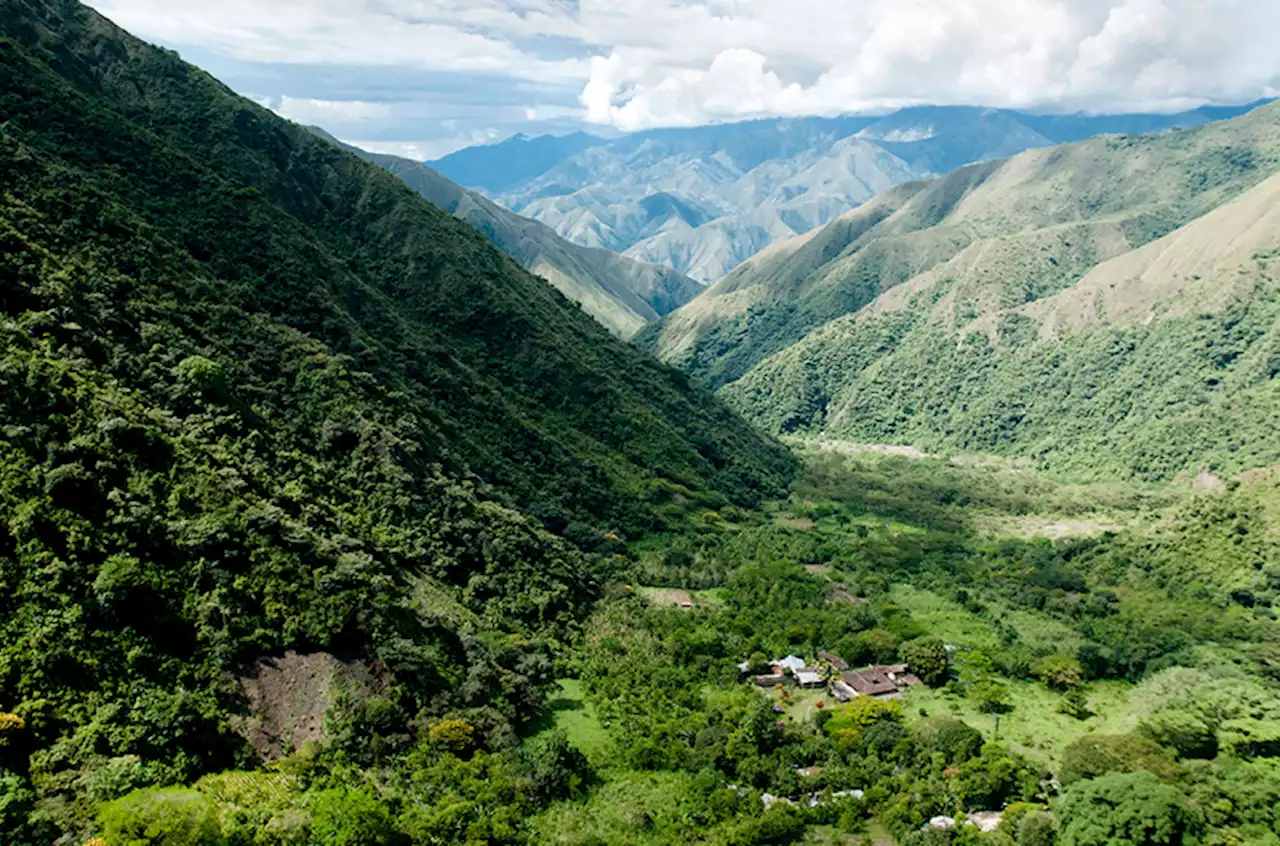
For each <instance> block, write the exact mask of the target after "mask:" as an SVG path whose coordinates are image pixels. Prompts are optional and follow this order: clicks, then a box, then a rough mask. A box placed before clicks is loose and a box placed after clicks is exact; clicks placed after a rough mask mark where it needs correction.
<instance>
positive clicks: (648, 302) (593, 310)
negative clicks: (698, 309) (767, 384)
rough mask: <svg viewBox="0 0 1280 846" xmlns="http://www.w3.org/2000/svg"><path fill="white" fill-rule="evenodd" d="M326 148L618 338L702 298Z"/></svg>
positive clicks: (435, 178)
mask: <svg viewBox="0 0 1280 846" xmlns="http://www.w3.org/2000/svg"><path fill="white" fill-rule="evenodd" d="M320 134H321V135H324V133H323V132H321V133H320ZM324 137H326V138H328V137H329V136H327V135H325V136H324ZM329 140H331V141H333V142H334V143H335V144H339V145H340V146H343V147H344V148H345V149H347V150H349V151H350V152H351V153H353V154H355V155H357V156H359V157H360V158H362V159H364V160H365V161H370V162H373V163H374V164H376V165H378V166H379V167H381V168H384V169H386V170H387V171H389V172H391V173H393V174H395V175H396V176H398V177H399V178H401V179H403V180H404V182H405V184H407V185H408V186H409V187H410V188H412V189H413V190H415V191H417V192H418V193H419V194H421V195H422V196H424V197H426V198H427V199H428V200H430V201H431V203H432V204H434V205H435V206H437V207H439V208H441V209H444V210H445V211H447V212H449V213H450V214H452V215H455V216H457V217H459V218H461V219H462V220H465V221H467V222H468V223H470V224H471V225H472V226H474V227H475V228H476V229H479V230H480V231H481V232H483V233H484V234H485V235H486V236H488V238H489V239H490V240H491V241H493V243H494V244H495V245H496V246H497V247H498V249H500V250H502V251H503V252H504V253H506V254H507V255H509V256H511V257H512V258H514V259H515V260H516V261H518V262H520V263H521V264H522V265H524V266H525V267H527V268H529V270H531V271H532V272H534V273H536V274H538V275H539V276H542V277H545V278H546V280H547V281H548V282H550V283H551V284H552V285H554V286H555V287H556V289H557V290H559V291H560V293H562V294H564V295H565V296H566V297H568V298H569V299H570V300H571V301H573V302H575V303H579V304H580V305H581V306H582V308H583V310H584V311H586V312H587V313H588V314H590V315H591V316H593V317H594V318H595V319H596V320H599V321H600V322H601V323H602V324H603V325H604V326H606V327H607V328H608V329H609V330H610V331H611V332H613V333H614V334H616V335H619V336H620V337H623V338H630V337H631V336H632V335H634V334H635V333H636V332H637V331H638V330H639V329H640V327H642V326H644V325H645V323H647V322H649V321H651V320H657V319H658V318H659V317H660V316H661V315H664V314H668V313H669V312H671V311H672V310H674V309H676V308H679V307H680V306H682V305H684V304H685V303H687V302H688V301H689V300H691V299H693V298H694V297H695V296H697V295H698V294H699V293H701V291H702V286H701V285H700V284H698V283H697V282H695V281H693V280H692V279H690V278H689V277H688V276H685V275H684V274H682V273H677V272H676V271H674V270H671V269H670V268H668V267H664V266H661V265H657V264H648V263H646V262H642V261H637V260H635V259H631V258H627V257H626V256H622V255H618V254H617V253H613V252H610V251H609V250H604V249H600V248H596V247H583V246H580V245H578V244H574V243H572V242H570V241H567V240H565V239H564V238H561V237H560V236H559V235H557V234H556V232H555V230H553V229H552V228H551V227H549V226H547V225H546V224H544V223H539V222H538V221H536V220H530V219H529V218H526V217H521V216H520V215H518V214H516V213H515V212H512V211H508V210H507V209H504V208H503V207H502V206H499V205H498V204H497V203H494V202H491V201H490V200H488V199H486V198H485V197H484V196H482V195H480V194H477V193H475V192H473V191H468V190H467V189H465V188H462V187H460V186H458V185H455V184H454V183H452V182H450V181H449V180H448V179H445V178H444V177H443V176H441V175H440V174H439V173H437V172H436V171H434V170H432V169H431V168H430V167H427V166H426V165H424V164H422V163H420V162H415V161H410V160H409V159H402V158H398V157H396V156H387V155H381V154H378V153H369V152H366V151H364V150H360V149H357V148H355V147H349V146H346V145H341V144H340V142H338V141H337V140H335V139H333V138H329Z"/></svg>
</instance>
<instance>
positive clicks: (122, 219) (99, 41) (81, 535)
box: [0, 0, 795, 843]
mask: <svg viewBox="0 0 1280 846" xmlns="http://www.w3.org/2000/svg"><path fill="white" fill-rule="evenodd" d="M0 38H3V50H0V82H2V84H0V104H2V109H3V114H4V115H5V122H4V124H3V126H2V127H0V146H3V156H2V157H0V162H2V164H0V174H2V177H0V179H2V182H0V239H2V240H3V249H2V250H0V316H2V318H3V319H2V320H0V345H2V346H0V350H2V352H0V423H2V425H3V429H2V430H0V431H2V432H3V437H2V438H0V456H2V459H0V632H2V633H3V643H2V644H0V690H2V691H3V699H4V702H3V703H2V704H0V710H3V711H4V713H5V714H6V715H12V717H13V719H14V720H16V721H18V722H17V723H15V725H20V726H21V731H20V732H19V733H18V736H17V737H16V738H9V737H7V735H6V738H5V740H6V742H5V749H4V750H2V753H3V755H4V756H5V761H4V766H5V768H6V771H7V772H9V773H19V774H22V775H18V776H14V778H17V779H18V781H16V782H12V783H11V782H10V781H9V779H10V778H11V777H10V776H8V775H6V776H5V778H6V781H5V785H6V794H5V796H6V799H5V803H4V807H5V810H4V811H3V814H4V819H5V826H4V828H5V829H6V830H8V831H12V830H13V829H12V826H13V824H14V823H15V821H18V820H24V819H26V818H27V817H28V815H29V814H30V819H31V820H32V822H31V825H32V826H33V827H32V828H30V830H29V831H28V833H27V834H25V835H22V837H23V838H24V839H23V840H18V841H17V842H26V840H25V839H26V838H29V839H30V841H31V842H38V843H46V842H49V840H51V839H52V837H53V834H51V832H53V833H54V834H56V833H57V831H58V830H64V831H73V830H74V826H78V825H81V824H83V823H84V821H85V820H88V819H90V818H92V816H93V814H94V813H95V811H94V807H95V804H94V803H95V802H96V801H97V800H98V799H100V798H101V797H103V796H106V795H113V794H114V793H118V792H119V789H120V788H121V787H122V786H127V785H132V784H141V783H180V782H187V781H190V780H192V779H194V778H197V777H199V776H200V775H202V774H204V773H208V772H213V771H217V770H221V769H224V768H226V767H228V766H232V765H235V764H237V763H246V762H248V761H249V759H250V758H249V756H251V755H252V754H253V752H252V749H251V747H250V746H249V745H248V744H247V743H246V742H245V741H244V740H243V739H242V738H241V737H240V736H238V735H236V734H235V733H233V732H232V731H231V730H230V729H229V725H230V722H229V718H230V715H232V714H234V713H237V712H243V711H244V708H245V705H244V702H243V701H242V695H241V693H240V691H239V689H238V688H237V686H236V684H235V683H234V678H235V674H236V672H237V671H238V668H241V667H244V666H246V665H248V664H251V663H252V662H253V661H254V660H256V659H257V658H259V657H260V656H264V655H272V654H277V653H279V652H281V651H282V650H300V651H303V652H308V651H313V650H318V649H323V650H328V651H331V652H333V653H335V654H340V655H342V656H345V657H349V658H352V659H358V660H360V661H363V662H366V663H368V664H370V665H371V666H373V667H374V668H375V670H376V671H377V673H378V674H380V676H379V677H380V678H381V679H382V683H383V684H384V686H386V687H387V689H388V691H389V693H388V696H389V697H390V698H389V699H388V702H390V703H392V711H391V712H389V713H391V714H394V715H397V716H395V717H388V719H400V721H401V724H402V725H404V724H407V722H408V719H409V718H410V717H416V715H417V714H418V713H419V711H421V710H423V709H427V710H428V711H431V712H444V711H447V710H448V709H451V708H452V709H471V710H476V711H477V713H478V714H480V716H475V717H473V720H474V721H475V722H476V723H477V724H483V725H490V724H491V727H492V729H493V731H495V732H498V731H500V730H501V729H500V727H501V726H507V727H508V728H507V729H506V730H508V731H509V730H510V729H509V727H510V725H512V724H516V723H519V722H521V721H523V720H526V719H528V717H529V714H530V712H531V710H532V709H533V708H534V706H535V704H536V703H537V702H538V701H540V698H541V696H542V693H543V691H544V690H545V688H546V686H547V684H548V681H549V672H550V670H549V667H550V666H551V660H552V655H553V654H554V652H555V650H556V648H557V645H558V644H560V643H562V642H563V639H564V638H565V637H566V636H567V635H566V633H567V632H568V631H569V630H570V629H571V628H572V626H573V625H574V624H575V621H577V620H579V619H580V618H581V616H582V614H583V613H584V608H585V606H586V603H588V602H589V601H590V600H591V599H592V598H594V597H595V596H597V595H598V594H599V592H600V589H601V586H600V580H599V576H598V574H597V573H596V572H595V571H594V570H593V568H592V567H591V564H590V562H591V560H592V558H593V557H594V556H598V555H599V554H601V552H607V551H608V550H609V548H610V547H611V546H616V545H618V544H621V543H622V542H623V541H624V539H626V538H628V537H633V536H636V535H637V534H639V533H642V532H645V531H651V530H653V529H655V528H659V527H661V526H663V525H664V524H665V523H666V522H667V521H668V520H670V519H672V517H673V516H676V517H678V516H679V515H680V514H681V513H682V512H683V511H684V510H686V509H689V508H701V509H707V508H717V507H721V506H725V505H728V504H729V503H731V502H735V503H739V504H742V505H750V504H751V503H754V502H758V501H759V500H760V499H761V498H762V497H764V496H767V495H776V494H777V493H779V492H781V491H782V490H783V489H784V485H785V483H786V481H787V480H788V479H789V478H790V476H791V475H792V473H793V472H794V464H795V462H794V459H793V458H791V457H790V455H789V454H788V453H787V451H786V450H785V449H783V448H782V447H781V446H779V445H778V444H776V443H772V442H770V441H769V440H768V439H766V438H765V437H763V436H761V435H758V434H756V433H755V431H754V430H752V429H751V428H750V427H749V426H748V425H747V424H746V423H745V422H743V421H742V420H741V418H739V417H737V416H736V415H734V414H733V413H732V412H730V411H728V410H727V409H726V408H724V407H723V406H722V405H721V404H719V403H718V402H717V401H715V400H714V399H712V398H711V397H710V396H709V395H707V394H705V393H703V392H701V391H698V390H696V389H692V388H691V387H690V386H689V384H688V382H687V380H686V379H685V378H684V377H683V376H681V375H680V374H678V373H676V372H674V371H672V370H669V369H668V368H666V367H664V366H662V365H659V364H657V363H656V362H654V361H652V360H651V359H650V358H649V357H647V356H645V355H643V354H641V353H638V352H636V351H634V350H632V349H630V348H628V347H626V346H625V345H623V344H621V343H619V342H617V341H616V340H614V339H613V338H611V337H610V336H609V335H608V334H607V332H606V331H605V330H604V329H603V328H601V327H600V326H598V325H597V324H596V323H595V322H594V321H593V320H591V318H590V317H588V316H586V315H585V314H583V313H581V312H580V311H579V310H577V309H576V308H575V307H574V306H573V305H572V304H571V303H569V302H567V301H566V300H565V299H564V298H563V297H562V296H561V295H560V294H558V293H557V292H556V291H555V290H554V289H553V288H551V287H550V286H548V285H547V284H545V283H544V282H543V281H542V280H540V279H537V278H536V277H533V276H531V275H529V274H528V273H527V272H525V271H524V270H522V269H521V268H519V267H518V266H517V265H516V264H515V263H514V262H513V261H511V260H510V259H508V258H507V257H505V256H503V255H501V254H500V253H499V252H498V251H497V250H496V249H494V248H493V247H492V246H491V245H490V244H489V242H488V241H487V240H486V239H485V238H484V236H483V235H481V234H480V233H478V232H477V231H475V230H474V229H471V228H470V227H468V226H467V225H465V224H463V223H461V222H459V221H457V220H455V219H453V218H452V217H450V216H448V215H446V214H444V213H442V212H440V211H439V210H437V209H435V208H434V207H433V206H431V205H430V204H429V203H428V202H427V201H426V200H424V199H423V198H421V197H419V196H418V195H416V194H415V193H414V192H412V191H411V190H409V189H408V188H407V187H406V186H404V185H403V184H402V183H400V182H399V181H398V180H396V179H395V178H394V177H392V176H391V175H389V174H386V173H385V172H383V171H382V170H381V169H379V168H377V167H375V166H373V165H369V164H366V163H364V162H361V161H360V160H359V159H357V158H356V157H354V156H352V155H350V154H348V153H345V152H342V151H340V150H338V149H337V148H335V147H334V146H332V145H331V144H329V143H328V142H326V141H324V140H323V139H320V138H317V137H316V136H314V135H313V134H312V133H310V132H309V131H307V130H306V129H304V128H301V127H297V126H293V125H291V124H288V123H286V122H284V121H282V120H280V119H279V118H276V117H275V116H273V115H271V114H270V113H269V112H267V111H266V110H264V109H261V108H259V107H257V106H255V105H254V104H252V103H249V102H247V101H245V100H242V99H240V98H238V97H235V96H234V95H232V94H231V93H230V92H229V91H227V90H226V89H225V88H224V87H223V86H221V85H220V84H219V83H217V82H216V81H214V80H213V79H211V78H210V77H208V76H207V75H205V74H204V73H202V72H201V71H199V70H197V69H195V68H192V67H191V66H189V65H186V64H184V63H183V62H181V61H180V60H179V59H178V58H177V56H175V55H173V54H172V53H168V52H165V51H163V50H159V49H156V48H154V47H151V46H148V45H145V44H143V43H141V42H138V41H136V40H134V39H132V38H129V37H128V36H126V35H124V34H123V33H121V32H120V31H119V30H116V29H115V28H114V27H112V26H111V25H110V24H109V23H107V22H106V21H105V20H103V19H102V18H100V17H98V16H97V15H96V14H95V13H93V12H91V11H90V10H88V9H87V8H85V7H83V6H81V5H79V4H77V3H73V2H26V0H5V2H4V3H0ZM6 726H8V724H6ZM111 762H115V763H114V764H112V763H111ZM95 778H105V779H107V780H108V782H109V784H106V785H105V786H104V787H103V788H101V789H99V788H96V787H92V786H90V785H89V784H88V782H89V781H92V780H93V779H95ZM10 788H12V789H10ZM104 790H105V791H106V792H105V793H104V792H103V791H104ZM15 791H16V792H15ZM29 791H33V793H31V795H32V796H34V797H35V798H36V799H37V801H38V803H39V810H37V811H34V812H32V811H31V808H30V807H29V805H28V804H27V803H26V801H25V800H24V799H23V797H24V796H26V795H28V792H29ZM67 826H72V827H73V828H71V829H68V828H66V827H67ZM67 836H70V835H67ZM16 837H18V835H10V836H8V837H6V838H4V839H5V841H6V842H15V838H16Z"/></svg>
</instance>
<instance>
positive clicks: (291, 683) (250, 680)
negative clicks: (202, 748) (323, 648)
mask: <svg viewBox="0 0 1280 846" xmlns="http://www.w3.org/2000/svg"><path fill="white" fill-rule="evenodd" d="M237 681H238V682H239V684H240V689H241V690H242V691H244V695H245V698H246V699H247V700H248V701H249V716H248V717H245V718H242V719H241V720H239V721H238V724H237V725H236V726H235V728H236V731H238V732H239V733H240V734H241V735H242V736H243V737H244V738H245V740H247V741H249V744H250V745H251V746H253V748H254V749H256V750H257V751H258V754H259V755H261V756H262V757H263V758H265V759H266V760H269V761H271V760H276V759H278V758H283V757H284V756H285V755H288V754H290V753H291V752H293V751H295V750H298V749H302V748H303V747H304V746H306V745H307V744H308V743H313V742H315V741H317V740H320V739H321V738H322V737H323V736H324V718H325V714H326V713H327V712H328V711H329V709H330V708H331V707H332V706H333V703H334V702H335V701H336V699H337V697H338V696H339V695H340V694H341V693H343V692H346V693H349V694H351V695H353V696H368V695H369V694H370V693H371V692H375V691H377V690H380V689H382V688H383V687H384V686H385V685H384V684H383V683H382V682H381V680H379V679H378V678H377V677H376V676H375V674H374V673H373V672H372V671H371V670H370V669H369V667H368V665H366V664H365V663H364V662H362V661H343V660H341V659H339V658H338V657H336V656H335V655H332V654H330V653H328V652H312V653H308V654H305V655H303V654H300V653H297V652H286V653H285V654H284V655H281V656H273V657H268V658H259V659H258V660H257V661H256V662H254V664H253V666H252V667H250V668H249V672H248V673H247V674H246V675H244V676H241V677H240V678H239V679H237Z"/></svg>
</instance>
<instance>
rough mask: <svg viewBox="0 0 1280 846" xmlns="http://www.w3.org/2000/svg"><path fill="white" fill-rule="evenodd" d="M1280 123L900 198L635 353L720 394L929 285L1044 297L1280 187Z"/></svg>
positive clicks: (1053, 151) (705, 299)
mask: <svg viewBox="0 0 1280 846" xmlns="http://www.w3.org/2000/svg"><path fill="white" fill-rule="evenodd" d="M1277 123H1280V106H1277V105H1276V104H1270V105H1267V106H1264V107H1262V108H1259V109H1257V110H1256V111H1253V112H1250V113H1249V114H1246V115H1244V116H1242V117H1238V118H1235V119H1233V120H1230V121H1223V122H1221V123H1216V124H1208V125H1205V126H1202V127H1198V128H1195V129H1191V130H1186V131H1179V132H1169V133H1163V134H1157V135H1146V136H1135V137H1124V136H1110V137H1100V138H1094V139H1091V140H1088V141H1084V142H1081V143H1078V144H1069V145H1065V146H1061V147H1054V148H1050V149H1044V150H1033V151H1030V152H1027V153H1023V154H1021V155H1019V156H1016V157H1014V158H1012V159H1009V160H1007V161H1004V162H994V163H987V164H980V165H973V166H970V167H965V168H961V169H960V170H957V171H954V172H953V173H951V174H949V175H947V176H945V177H943V178H941V179H938V180H934V181H932V182H923V183H921V182H917V183H911V184H907V185H902V186H899V187H897V188H894V189H892V190H890V191H889V192H887V193H885V194H883V195H882V196H880V197H878V198H876V199H875V200H873V201H871V202H870V203H868V204H866V205H865V206H863V207H861V208H859V209H856V210H855V211H853V212H850V213H849V214H847V215H845V216H844V217H842V218H839V219H838V220H836V221H834V222H832V223H831V224H829V225H828V226H827V227H825V228H824V229H821V230H818V231H817V232H814V233H811V234H810V235H808V236H806V237H804V238H801V239H797V240H795V241H792V242H790V243H786V244H782V245H780V246H778V247H777V248H775V249H773V250H771V251H769V252H766V253H763V254H761V255H760V256H757V257H756V258H754V259H752V260H751V261H750V262H747V263H746V264H744V265H743V266H742V267H740V268H738V269H737V270H735V271H734V272H733V273H731V274H729V275H728V276H727V277H725V278H724V279H722V280H720V281H719V282H717V283H716V284H715V285H714V286H712V287H711V288H710V289H708V290H707V291H706V292H705V293H704V294H703V295H702V296H700V297H699V298H698V299H697V300H695V301H694V302H692V303H690V304H689V305H687V306H685V307H684V308H682V309H680V310H678V311H676V312H674V313H673V314H671V315H669V316H668V317H667V318H665V319H664V320H663V321H662V322H661V323H659V324H657V325H654V326H651V327H648V328H646V330H645V331H643V332H642V333H641V334H640V335H639V336H638V338H637V343H639V344H640V345H642V346H645V347H647V348H650V349H653V350H655V351H656V352H657V353H658V355H659V356H660V357H661V358H662V359H663V360H665V361H669V362H672V363H675V364H678V365H679V366H681V367H684V368H686V369H688V370H689V371H690V372H691V373H694V374H695V375H698V376H700V377H703V378H705V379H708V380H709V381H711V382H712V383H713V384H715V385H716V386H721V385H725V384H727V383H729V382H733V381H735V380H737V379H739V378H741V377H742V376H743V375H744V374H746V373H747V371H749V370H750V369H751V368H752V367H754V366H755V365H756V364H758V363H759V362H760V361H762V360H764V359H765V358H767V357H769V356H770V355H773V354H774V353H777V352H780V351H781V350H783V349H785V348H786V347H788V346H790V345H791V344H794V343H796V342H797V341H799V340H800V339H801V338H803V337H804V336H805V335H807V334H808V333H810V332H812V331H814V330H816V329H818V328H820V327H822V326H823V325H825V324H826V323H827V322H828V321H831V320H834V319H836V318H838V317H841V316H843V315H845V314H849V313H851V312H855V311H857V310H859V309H861V308H862V307H863V306H866V305H868V304H870V303H871V302H872V301H874V300H875V299H876V298H877V297H878V296H880V295H881V294H882V293H884V292H885V291H887V290H888V289H890V288H892V287H894V286H897V285H901V284H903V283H906V282H910V281H912V280H914V279H916V278H917V277H920V276H921V275H922V274H926V273H928V272H930V271H936V272H939V273H948V274H955V273H961V274H962V275H963V278H964V279H967V280H972V281H974V282H982V281H984V280H985V282H986V283H987V284H988V285H989V286H999V288H1000V290H999V296H1000V297H1001V299H1002V304H1004V305H1013V304H1018V303H1022V302H1027V301H1030V300H1034V299H1038V298H1041V297H1044V296H1048V295H1050V294H1053V293H1055V292H1057V291H1059V290H1062V289H1063V288H1066V287H1069V286H1070V285H1072V284H1074V283H1075V282H1076V281H1078V280H1079V279H1080V278H1081V276H1083V275H1084V273H1085V272H1086V271H1087V270H1089V269H1090V268H1092V267H1093V266H1094V265H1096V264H1097V263H1099V262H1101V261H1105V260H1107V259H1110V258H1113V257H1115V256H1117V255H1120V254H1122V253H1124V252H1127V251H1128V250H1130V249H1133V248H1135V247H1138V246H1141V245H1143V244H1146V243H1148V242H1150V241H1152V240H1155V239H1157V238H1160V237H1162V236H1164V235H1165V234H1167V233H1169V232H1170V231H1172V230H1173V229H1175V228H1177V227H1179V226H1182V225H1184V224H1186V223H1189V222H1190V221H1192V220H1194V219H1196V218H1197V217H1200V216H1201V215H1203V214H1206V213H1207V212H1209V211H1211V210H1212V209H1214V208H1216V207H1217V206H1219V205H1221V204H1222V203H1223V202H1224V201H1226V200H1228V199H1230V198H1232V197H1234V196H1237V195H1238V194H1239V193H1241V192H1242V191H1245V190H1247V189H1248V188H1250V187H1252V186H1254V185H1257V184H1258V183H1259V182H1261V181H1263V180H1264V179H1266V178H1267V177H1268V176H1270V175H1271V174H1272V173H1273V172H1274V171H1275V169H1276V167H1277V166H1278V165H1280V135H1278V134H1277V132H1276V126H1277ZM975 245H977V246H975ZM970 250H972V251H970ZM973 251H977V252H973ZM948 262H955V263H956V265H955V266H951V267H945V268H944V265H946V264H947V263H948Z"/></svg>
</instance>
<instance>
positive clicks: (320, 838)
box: [311, 788, 395, 846]
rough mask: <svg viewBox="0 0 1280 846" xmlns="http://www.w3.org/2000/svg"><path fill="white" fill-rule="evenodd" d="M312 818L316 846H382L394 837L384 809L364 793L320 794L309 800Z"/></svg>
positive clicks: (327, 791) (343, 790)
mask: <svg viewBox="0 0 1280 846" xmlns="http://www.w3.org/2000/svg"><path fill="white" fill-rule="evenodd" d="M311 815H312V822H311V836H312V840H313V842H314V843H315V844H316V846H382V844H387V843H390V842H392V840H393V838H394V835H395V832H394V828H393V826H392V822H391V814H390V812H389V811H388V810H387V808H386V806H384V805H383V804H382V803H381V802H379V801H378V800H377V799H376V798H374V797H373V796H370V795H369V794H368V793H366V792H364V791H363V790H346V789H341V788H339V789H333V790H324V791H321V792H320V793H317V794H315V796H314V797H313V798H312V800H311Z"/></svg>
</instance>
